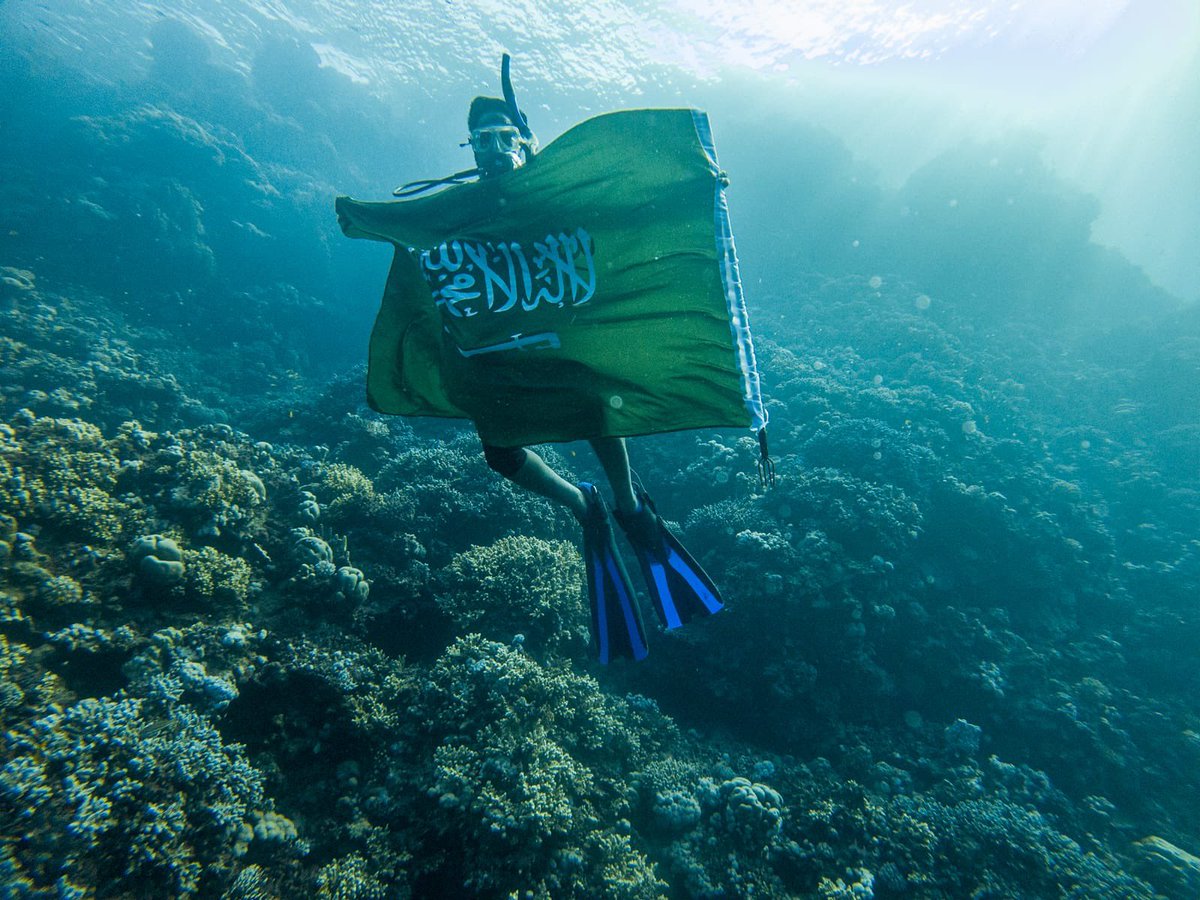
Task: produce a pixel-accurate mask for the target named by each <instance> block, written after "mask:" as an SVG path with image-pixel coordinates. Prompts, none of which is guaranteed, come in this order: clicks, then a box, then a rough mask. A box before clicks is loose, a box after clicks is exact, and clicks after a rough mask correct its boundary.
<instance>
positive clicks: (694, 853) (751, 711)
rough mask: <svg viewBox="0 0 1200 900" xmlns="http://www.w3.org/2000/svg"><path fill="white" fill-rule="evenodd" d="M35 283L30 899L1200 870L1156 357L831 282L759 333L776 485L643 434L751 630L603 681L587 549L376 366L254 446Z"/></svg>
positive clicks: (8, 618) (17, 681) (24, 804)
mask: <svg viewBox="0 0 1200 900" xmlns="http://www.w3.org/2000/svg"><path fill="white" fill-rule="evenodd" d="M6 277H8V278H10V279H12V280H13V281H15V282H17V284H15V285H10V286H9V287H10V288H11V289H12V290H13V291H14V292H16V294H15V296H16V299H15V301H14V302H12V303H10V304H9V305H8V307H7V308H6V309H5V310H4V311H3V312H2V313H0V316H2V317H3V325H4V327H3V334H4V337H3V339H2V341H0V367H2V373H3V381H2V382H0V404H2V412H3V418H4V422H5V424H4V425H3V426H0V514H2V515H3V518H2V519H0V538H3V543H2V544H0V552H2V553H3V556H2V558H0V571H2V574H3V592H2V594H0V603H2V606H0V609H2V618H3V622H2V628H0V679H2V681H0V714H2V715H3V726H4V756H3V767H2V768H0V823H2V827H0V833H2V834H3V835H5V837H4V839H3V842H2V843H0V877H2V879H3V883H4V884H5V885H6V890H7V891H8V892H9V893H10V894H12V895H14V896H29V897H38V896H46V897H50V896H55V897H57V896H63V895H76V896H92V895H94V896H122V895H126V896H200V897H204V896H213V897H220V896H227V897H269V896H280V897H286V896H296V895H298V894H300V893H301V892H307V893H312V894H315V895H316V896H322V897H385V896H388V897H390V896H427V897H435V896H448V895H460V894H462V893H466V894H468V895H471V896H484V897H488V896H509V895H514V894H515V895H519V896H545V897H570V896H578V897H595V896H612V897H659V896H689V897H717V896H730V895H746V894H749V893H751V892H753V893H758V894H765V895H771V896H789V895H793V896H822V897H852V896H853V897H870V896H876V897H881V898H887V897H901V896H903V897H912V896H928V897H936V896H968V895H971V894H976V895H982V894H983V893H987V894H988V895H989V896H1013V897H1016V896H1087V897H1093V896H1095V897H1099V896H1103V897H1151V896H1154V895H1155V894H1156V893H1159V894H1165V895H1168V896H1186V895H1187V893H1186V892H1188V891H1191V890H1193V888H1194V886H1195V884H1196V883H1197V882H1196V878H1197V873H1196V868H1195V864H1194V861H1193V860H1192V858H1191V857H1190V856H1189V855H1188V854H1187V852H1186V850H1187V848H1189V847H1190V848H1195V847H1196V846H1197V836H1198V834H1200V828H1198V827H1197V821H1196V818H1195V811H1194V809H1193V807H1192V805H1191V804H1190V803H1189V802H1188V799H1187V798H1188V795H1189V790H1188V789H1186V788H1187V785H1188V784H1190V782H1188V779H1190V778H1191V777H1192V776H1191V774H1190V773H1193V772H1195V771H1196V766H1195V763H1196V760H1197V757H1198V756H1200V738H1197V737H1196V735H1197V732H1198V731H1200V729H1198V728H1197V727H1196V725H1197V723H1196V722H1195V720H1194V716H1195V711H1194V709H1193V708H1191V707H1189V705H1188V699H1187V698H1188V697H1189V696H1192V695H1193V694H1192V692H1193V691H1194V689H1195V687H1196V685H1195V681H1194V679H1195V677H1196V676H1195V673H1194V671H1193V669H1192V668H1191V667H1189V666H1188V665H1187V664H1186V660H1187V655H1188V653H1189V652H1190V650H1189V648H1190V647H1191V646H1192V645H1193V639H1194V637H1195V635H1196V614H1195V611H1194V609H1193V607H1194V603H1193V600H1194V592H1193V588H1194V587H1195V585H1196V580H1197V570H1198V569H1200V554H1198V552H1197V550H1198V548H1197V544H1196V541H1195V537H1194V535H1193V534H1191V533H1190V531H1189V529H1188V527H1187V523H1188V522H1190V521H1194V516H1195V512H1196V505H1197V501H1196V497H1197V494H1196V492H1195V487H1196V483H1195V480H1194V479H1193V480H1190V481H1189V480H1188V479H1187V478H1186V477H1182V476H1181V474H1180V473H1186V472H1187V471H1188V464H1187V462H1186V461H1185V460H1179V459H1178V458H1177V456H1176V454H1179V453H1181V452H1183V453H1186V452H1188V449H1187V448H1186V446H1185V445H1186V442H1181V441H1180V440H1179V438H1178V437H1177V436H1176V433H1175V432H1176V429H1179V428H1184V429H1187V428H1190V427H1192V426H1190V425H1188V424H1186V423H1182V424H1181V423H1178V422H1176V421H1175V420H1173V419H1172V418H1170V417H1169V416H1168V417H1163V413H1161V412H1158V411H1157V408H1156V407H1155V405H1154V396H1153V393H1152V390H1151V388H1150V387H1149V386H1148V385H1150V384H1153V383H1154V381H1153V373H1152V372H1148V371H1147V369H1146V365H1145V364H1144V363H1131V364H1130V365H1128V366H1127V367H1105V368H1103V369H1102V368H1101V367H1100V366H1099V365H1092V364H1091V363H1089V360H1088V358H1087V355H1086V354H1087V352H1090V351H1089V349H1088V348H1087V347H1084V346H1082V345H1079V344H1075V343H1058V342H1059V341H1062V340H1065V339H1064V338H1061V337H1055V336H1053V335H1047V334H1041V333H1038V332H1036V331H1032V332H1025V331H1023V330H1022V329H1021V328H1020V327H1018V326H1016V325H1012V326H1009V327H1008V328H1007V329H1000V330H997V331H996V332H994V333H991V334H987V335H980V334H978V333H977V332H973V331H972V330H971V329H970V327H969V326H967V325H966V324H965V323H964V322H963V321H961V320H959V319H957V318H955V317H954V316H953V315H951V314H950V313H944V312H939V311H938V310H937V309H936V308H935V309H933V310H930V309H928V308H925V309H921V308H920V307H921V306H923V305H924V304H917V305H914V297H913V296H912V293H911V292H910V291H909V290H908V289H907V288H905V287H904V286H903V285H901V284H895V285H891V284H883V283H882V282H881V283H879V284H875V285H872V284H871V283H869V282H868V280H867V279H857V280H856V279H848V280H847V279H843V280H840V281H827V282H821V283H817V284H813V285H809V286H808V287H806V288H805V293H806V295H808V296H814V297H817V298H819V300H820V302H819V303H816V302H814V303H813V304H812V305H811V306H810V307H808V308H806V309H805V310H803V312H804V319H805V322H806V325H805V328H804V329H803V330H800V329H797V330H795V331H794V332H789V330H788V329H787V327H786V322H785V321H781V322H780V323H779V324H770V325H769V326H768V328H767V329H766V330H767V331H768V332H770V333H771V340H769V341H765V342H764V356H765V361H766V366H765V370H766V371H767V372H768V373H769V378H770V380H771V385H770V388H771V390H770V393H771V396H772V397H773V398H774V404H775V409H774V411H773V416H774V421H775V427H776V439H775V444H776V446H777V448H778V449H779V451H780V458H779V465H780V472H781V481H780V484H779V486H778V487H777V488H776V489H774V490H773V491H770V492H768V493H766V494H761V495H760V494H758V493H757V491H756V489H755V488H754V485H753V483H752V481H751V478H750V475H749V473H750V472H751V471H752V460H753V452H754V448H753V447H752V446H749V445H748V443H747V442H745V441H743V442H739V441H737V440H736V439H735V440H729V439H728V438H723V437H722V438H718V437H712V436H708V435H701V436H696V435H679V436H669V437H664V438H659V439H653V440H645V441H641V442H638V443H637V444H636V445H635V452H636V453H638V454H639V457H640V458H639V463H640V464H639V469H640V470H641V474H642V477H643V478H644V479H645V480H646V482H647V483H648V484H650V485H653V486H655V490H656V494H657V495H658V499H659V503H660V507H661V508H662V509H664V510H665V511H667V512H668V513H670V512H673V511H676V510H677V511H679V514H683V512H684V511H685V510H688V509H689V508H690V509H691V511H690V512H688V513H687V514H686V518H685V520H684V522H683V523H682V528H683V530H684V532H685V533H686V536H687V539H688V542H689V544H690V545H692V546H693V548H694V549H695V551H696V553H697V555H698V556H699V557H700V558H701V559H702V560H703V562H704V564H705V565H706V567H708V568H709V570H710V572H712V573H713V574H714V576H715V577H716V578H717V579H718V581H719V582H720V583H721V584H722V585H723V586H725V587H726V590H727V594H728V599H729V611H728V613H726V614H722V615H721V616H719V617H717V618H715V619H714V620H712V621H711V622H709V623H705V624H704V625H702V626H695V627H689V628H688V629H684V630H683V631H681V632H679V633H677V634H671V635H666V634H660V635H657V636H656V638H655V641H654V647H653V652H652V656H651V659H650V660H649V661H648V662H647V663H645V664H644V665H640V666H637V667H626V668H620V667H616V666H614V667H611V668H608V669H602V668H599V667H597V666H595V665H594V663H592V662H591V661H590V659H589V657H588V653H587V648H586V629H585V627H584V626H585V622H584V615H585V612H584V609H585V608H584V605H583V604H584V599H583V598H584V595H583V593H582V587H581V579H580V572H581V562H580V559H579V555H578V552H577V549H576V546H575V544H574V540H575V533H574V528H573V522H572V521H571V520H570V519H569V517H568V516H567V515H566V514H565V513H562V512H560V511H556V510H553V509H551V508H550V507H548V506H547V505H545V504H544V503H542V502H541V501H538V500H534V499H530V498H528V497H525V496H523V495H518V494H516V493H514V492H513V491H512V490H510V489H509V488H508V487H507V486H506V485H504V484H501V483H497V481H496V480H495V478H494V476H493V475H492V473H490V472H488V470H487V469H486V467H485V466H484V464H483V462H482V460H481V459H480V457H479V453H478V451H477V448H476V444H475V441H474V438H473V436H471V435H468V434H464V433H463V432H461V431H459V430H454V429H452V430H445V429H440V428H439V429H431V428H429V427H427V426H421V430H416V429H414V428H413V427H410V426H409V425H406V424H404V423H402V422H399V421H389V420H381V419H379V418H376V417H374V416H372V415H370V414H368V413H365V412H364V411H363V410H362V409H361V407H360V405H359V403H358V400H357V395H358V383H357V379H356V378H348V379H345V380H338V381H335V382H333V383H331V384H330V385H329V386H328V388H327V389H325V390H324V391H323V392H320V393H317V394H314V395H313V396H312V398H311V399H309V400H305V399H303V397H297V398H296V403H295V404H294V405H293V406H292V407H291V408H290V409H289V411H288V414H286V415H285V414H282V413H281V407H280V406H279V404H278V401H276V400H274V399H271V398H264V400H263V401H262V402H261V404H260V406H259V407H258V408H257V411H255V412H252V414H250V415H248V416H246V417H245V418H246V421H247V422H251V423H255V424H253V426H252V427H254V428H255V429H256V431H257V432H258V433H257V434H250V433H246V432H245V431H242V430H239V429H238V428H235V427H233V426H231V425H230V424H226V423H224V422H221V421H216V422H214V421H212V420H213V419H214V418H216V419H218V420H219V419H220V418H224V417H226V416H227V415H228V413H227V412H222V411H220V410H215V411H214V410H212V409H210V408H207V407H206V408H205V410H206V411H204V412H198V411H197V410H198V409H199V407H200V406H201V404H198V403H197V402H196V401H194V400H193V399H192V398H191V397H190V396H189V393H188V390H187V388H186V387H185V386H184V385H183V384H182V383H181V382H180V381H179V379H178V378H175V377H173V376H172V375H170V374H169V373H168V372H166V371H164V370H162V369H160V368H158V364H157V362H156V360H155V357H154V355H153V354H152V353H146V352H145V351H144V350H143V347H145V346H149V343H150V342H151V341H152V340H153V337H154V335H153V332H148V331H147V330H146V329H144V328H138V327H136V326H134V325H131V324H130V323H128V322H127V321H125V320H124V319H123V317H122V316H121V315H119V313H118V312H116V308H115V305H114V304H113V303H111V302H109V301H108V300H106V299H105V298H104V297H103V296H100V295H89V296H88V298H87V303H86V304H85V303H82V302H81V300H80V295H73V294H72V292H71V289H67V288H62V289H61V290H62V291H63V292H62V293H58V292H56V290H55V289H51V288H48V287H44V286H42V285H41V282H40V281H39V279H38V278H37V276H36V274H35V273H32V272H29V271H27V270H26V271H22V272H12V271H10V272H9V273H8V274H7V275H6ZM1180 322H1181V323H1182V324H1183V326H1184V327H1188V328H1192V329H1195V320H1194V319H1187V318H1184V319H1181V320H1180ZM1177 326H1178V323H1173V324H1172V325H1171V327H1172V329H1173V330H1175V331H1176V333H1177V331H1178V328H1177ZM1148 339H1149V338H1148ZM1161 346H1164V347H1169V346H1170V344H1169V342H1167V343H1164V344H1161ZM1188 346H1189V345H1187V344H1186V342H1184V343H1182V344H1180V345H1179V348H1178V349H1177V350H1176V351H1174V352H1176V353H1177V354H1178V358H1179V359H1180V361H1183V362H1186V361H1187V360H1188V359H1190V357H1188V356H1187V355H1186V354H1187V347H1188ZM1164 352H1170V351H1164ZM1077 372H1083V373H1085V374H1086V375H1088V376H1090V377H1094V378H1096V379H1099V380H1103V381H1104V383H1105V385H1106V388H1105V390H1106V391H1110V392H1111V396H1119V397H1121V398H1123V399H1121V401H1120V402H1121V404H1128V405H1129V406H1130V407H1131V409H1130V411H1129V412H1118V413H1116V414H1114V415H1112V416H1109V417H1108V418H1107V419H1106V418H1105V417H1103V416H1100V415H1099V414H1098V413H1099V410H1100V408H1102V407H1103V403H1104V401H1103V400H1102V399H1101V398H1102V396H1103V392H1102V391H1101V390H1100V389H1099V388H1098V387H1093V389H1092V391H1091V392H1089V393H1088V394H1087V395H1085V396H1082V397H1081V396H1079V394H1078V392H1077V390H1076V388H1075V387H1074V385H1075V383H1076V379H1075V378H1074V375H1075V373H1077ZM1089 404H1091V405H1092V406H1091V407H1089ZM1097 404H1099V408H1094V407H1096V405H1097ZM1122 408H1124V406H1123V407H1122ZM214 413H215V414H214ZM1089 413H1096V415H1094V416H1093V415H1089ZM1080 421H1090V422H1092V423H1093V424H1090V425H1086V426H1085V425H1080V424H1077V423H1079V422H1080ZM1097 422H1099V423H1102V424H1095V423H1097ZM550 452H551V453H552V454H553V451H550ZM681 460H682V461H684V462H685V465H684V467H683V468H681V467H680V461H681ZM557 461H558V462H559V463H560V464H561V465H563V466H564V467H565V468H566V469H567V470H568V471H569V469H570V468H571V467H572V466H573V465H575V460H573V459H572V458H571V457H569V456H559V457H558V459H557ZM1192 786H1193V787H1194V785H1192ZM464 848H470V852H463V850H464Z"/></svg>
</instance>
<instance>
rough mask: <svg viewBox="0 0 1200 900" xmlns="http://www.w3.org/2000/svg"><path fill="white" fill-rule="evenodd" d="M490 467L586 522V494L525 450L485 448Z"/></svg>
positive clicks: (538, 457) (485, 457)
mask: <svg viewBox="0 0 1200 900" xmlns="http://www.w3.org/2000/svg"><path fill="white" fill-rule="evenodd" d="M483 456H484V459H486V460H487V464H488V465H489V466H490V467H491V468H492V469H494V470H495V471H497V472H499V473H500V474H501V475H503V476H504V477H505V478H507V479H508V480H509V481H511V482H512V483H513V484H515V485H518V486H519V487H523V488H525V490H527V491H533V493H535V494H538V495H540V496H542V497H546V498H547V499H549V500H553V501H555V502H556V503H561V504H562V505H563V506H565V507H566V508H567V509H569V510H570V511H571V512H572V513H574V514H575V517H576V518H578V519H582V518H583V516H584V514H585V513H586V512H587V500H586V499H585V498H584V496H583V491H581V490H580V489H579V488H577V487H575V485H573V484H571V482H569V481H567V480H566V479H564V478H563V477H562V476H561V475H559V474H558V473H557V472H555V471H554V470H553V469H551V468H550V467H549V466H548V465H546V461H545V460H543V459H542V458H541V457H540V456H538V455H537V454H536V453H534V452H533V451H532V450H529V449H527V448H525V447H492V446H491V445H489V444H484V446H483Z"/></svg>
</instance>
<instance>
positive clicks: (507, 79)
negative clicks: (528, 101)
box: [500, 53, 537, 152]
mask: <svg viewBox="0 0 1200 900" xmlns="http://www.w3.org/2000/svg"><path fill="white" fill-rule="evenodd" d="M511 66H512V57H511V56H509V55H508V54H507V53H505V54H504V56H502V57H501V58H500V89H501V90H502V91H503V92H504V102H505V103H507V104H508V108H509V111H510V112H511V113H512V120H513V124H515V125H516V126H517V130H518V131H520V132H521V137H523V138H524V139H525V140H526V141H527V142H528V143H529V144H530V147H531V149H532V150H533V151H534V152H536V151H537V138H536V137H535V136H534V134H533V129H531V128H530V127H529V119H528V118H527V117H526V116H525V113H523V112H521V108H520V107H519V106H517V95H516V93H514V91H513V86H512V76H511V75H510V74H509V70H510V68H511Z"/></svg>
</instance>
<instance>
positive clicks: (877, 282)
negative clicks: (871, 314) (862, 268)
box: [867, 275, 883, 291]
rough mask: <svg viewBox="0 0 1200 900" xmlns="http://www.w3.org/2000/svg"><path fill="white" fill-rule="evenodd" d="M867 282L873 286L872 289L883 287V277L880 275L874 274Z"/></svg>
mask: <svg viewBox="0 0 1200 900" xmlns="http://www.w3.org/2000/svg"><path fill="white" fill-rule="evenodd" d="M867 284H869V285H870V286H871V290H873V291H877V290H879V289H880V288H881V287H883V279H882V278H880V277H879V276H878V275H872V276H871V278H870V280H869V281H868V282H867Z"/></svg>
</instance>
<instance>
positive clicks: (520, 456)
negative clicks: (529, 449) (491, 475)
mask: <svg viewBox="0 0 1200 900" xmlns="http://www.w3.org/2000/svg"><path fill="white" fill-rule="evenodd" d="M525 456H526V453H525V448H524V447H495V446H493V445H491V444H484V445H483V458H484V459H486V460H487V464H488V468H490V469H492V470H493V471H495V472H499V473H500V474H501V475H503V476H504V477H505V478H512V477H513V476H514V475H516V474H517V470H518V469H520V468H521V466H523V465H525Z"/></svg>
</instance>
